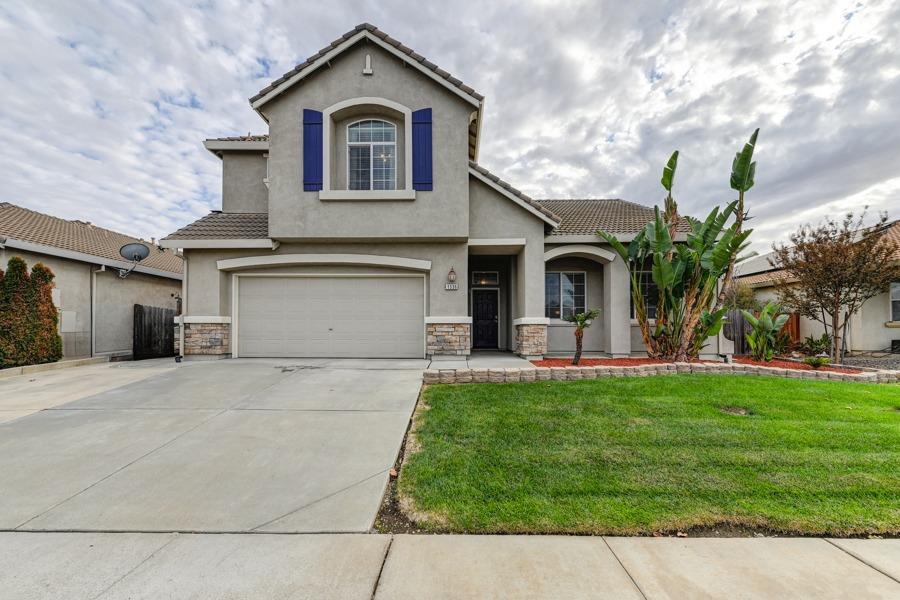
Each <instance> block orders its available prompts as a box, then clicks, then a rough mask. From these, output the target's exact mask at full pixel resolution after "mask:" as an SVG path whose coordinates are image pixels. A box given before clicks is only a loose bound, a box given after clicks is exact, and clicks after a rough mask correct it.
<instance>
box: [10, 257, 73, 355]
mask: <svg viewBox="0 0 900 600" xmlns="http://www.w3.org/2000/svg"><path fill="white" fill-rule="evenodd" d="M53 278H54V275H53V271H51V270H50V269H49V268H47V267H46V266H44V265H42V264H40V263H38V264H36V265H34V267H33V268H32V269H31V273H30V274H29V273H28V265H27V264H26V263H25V261H24V260H22V259H21V258H19V257H18V256H14V257H12V258H11V259H9V262H8V263H7V269H6V271H5V272H4V271H2V270H0V368H5V367H17V366H22V365H33V364H38V363H46V362H54V361H57V360H59V359H60V358H61V357H62V340H61V339H60V336H59V329H58V323H59V316H58V313H57V310H56V307H55V306H53V291H52V290H53Z"/></svg>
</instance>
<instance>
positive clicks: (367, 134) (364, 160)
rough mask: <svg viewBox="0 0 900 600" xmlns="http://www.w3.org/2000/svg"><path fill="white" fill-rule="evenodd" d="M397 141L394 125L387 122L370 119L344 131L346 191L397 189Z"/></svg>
mask: <svg viewBox="0 0 900 600" xmlns="http://www.w3.org/2000/svg"><path fill="white" fill-rule="evenodd" d="M396 138H397V128H396V126H395V125H393V124H392V123H388V122H386V121H378V120H373V119H369V120H365V121H359V122H358V123H354V124H353V125H350V126H349V127H348V128H347V143H348V144H349V146H348V155H347V156H348V159H347V165H348V169H347V180H348V181H347V187H348V189H351V190H393V189H396V187H397V149H396V143H395V142H396ZM384 142H387V143H384Z"/></svg>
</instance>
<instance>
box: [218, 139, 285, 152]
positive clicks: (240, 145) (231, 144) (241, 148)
mask: <svg viewBox="0 0 900 600" xmlns="http://www.w3.org/2000/svg"><path fill="white" fill-rule="evenodd" d="M203 147H204V148H206V149H207V150H209V151H210V152H212V153H213V154H217V153H219V152H222V151H223V150H235V151H238V152H254V151H256V152H265V151H266V150H268V149H269V142H261V141H246V142H241V141H236V140H232V141H226V140H205V141H204V142H203Z"/></svg>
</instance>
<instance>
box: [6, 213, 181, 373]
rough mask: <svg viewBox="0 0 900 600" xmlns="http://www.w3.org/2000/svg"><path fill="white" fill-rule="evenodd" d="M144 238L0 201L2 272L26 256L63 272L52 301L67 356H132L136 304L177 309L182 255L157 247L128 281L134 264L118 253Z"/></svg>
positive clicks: (59, 273) (150, 245) (58, 277)
mask: <svg viewBox="0 0 900 600" xmlns="http://www.w3.org/2000/svg"><path fill="white" fill-rule="evenodd" d="M140 241H141V240H138V239H135V238H133V237H130V236H127V235H124V234H121V233H116V232H115V231H110V230H108V229H103V228H102V227H97V226H95V225H92V224H91V223H86V222H84V221H67V220H66V219H60V218H57V217H52V216H50V215H45V214H42V213H39V212H35V211H33V210H28V209H27V208H22V207H21V206H16V205H14V204H10V203H8V202H0V269H6V263H7V261H8V260H9V259H10V258H12V257H13V256H19V257H21V258H22V259H24V260H25V262H26V263H28V267H29V269H30V268H31V267H32V266H33V265H34V264H35V263H39V262H40V263H43V264H45V265H46V266H48V267H50V269H51V270H52V271H53V273H54V274H55V275H56V278H55V280H54V284H55V289H54V290H53V303H54V304H55V305H56V307H57V309H58V310H59V317H60V319H59V328H60V334H61V335H62V342H63V357H64V358H78V357H86V356H97V355H109V356H117V357H118V356H130V355H131V344H132V330H133V313H134V305H135V304H145V305H151V306H160V307H165V308H175V304H176V299H175V298H173V296H172V294H179V293H180V292H181V258H180V257H178V256H176V255H175V253H174V252H172V251H171V250H162V249H160V248H157V247H155V246H154V245H153V244H149V243H145V244H146V245H147V246H148V247H149V248H150V256H149V257H147V258H146V259H145V260H143V261H141V263H140V264H139V265H138V266H137V267H136V268H135V269H134V272H132V273H130V274H129V275H128V276H127V278H125V279H123V278H121V277H119V271H120V270H127V269H129V268H130V267H131V266H132V265H131V263H130V262H128V261H125V260H123V259H122V257H121V256H120V255H119V248H121V247H122V246H123V245H125V244H128V243H131V242H140Z"/></svg>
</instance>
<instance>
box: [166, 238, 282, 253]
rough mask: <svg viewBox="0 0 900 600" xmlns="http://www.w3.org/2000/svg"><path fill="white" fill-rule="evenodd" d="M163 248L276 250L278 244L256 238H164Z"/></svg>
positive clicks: (270, 240) (273, 241) (267, 239)
mask: <svg viewBox="0 0 900 600" xmlns="http://www.w3.org/2000/svg"><path fill="white" fill-rule="evenodd" d="M159 245H160V247H162V248H182V249H187V250H202V249H219V248H266V249H268V250H275V249H276V248H278V242H276V241H275V240H272V239H270V238H254V239H243V238H235V239H228V238H223V239H211V238H209V239H200V238H195V239H180V238H163V239H162V240H160V241H159Z"/></svg>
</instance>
